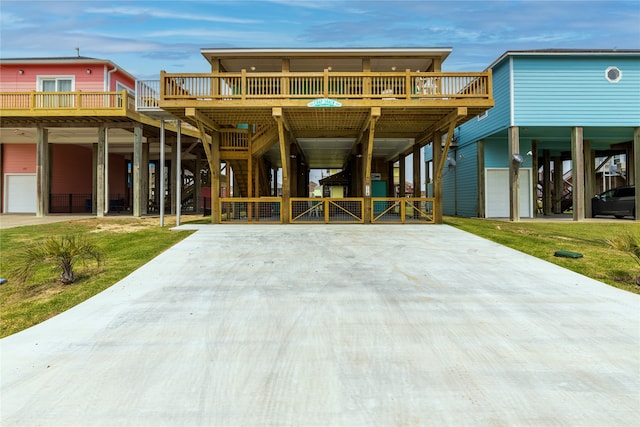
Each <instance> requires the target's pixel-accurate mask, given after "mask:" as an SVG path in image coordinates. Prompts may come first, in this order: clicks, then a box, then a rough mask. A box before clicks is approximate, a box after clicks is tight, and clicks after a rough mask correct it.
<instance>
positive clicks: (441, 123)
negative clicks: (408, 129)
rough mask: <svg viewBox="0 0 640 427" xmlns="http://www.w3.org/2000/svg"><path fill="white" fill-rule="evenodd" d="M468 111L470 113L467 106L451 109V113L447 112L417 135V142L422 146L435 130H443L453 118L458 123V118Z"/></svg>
mask: <svg viewBox="0 0 640 427" xmlns="http://www.w3.org/2000/svg"><path fill="white" fill-rule="evenodd" d="M467 113H468V110H467V107H457V108H456V109H454V110H453V111H451V112H450V113H449V114H447V115H446V116H444V117H443V118H441V119H440V120H438V121H437V122H436V123H434V124H433V125H432V126H431V127H430V128H428V129H427V130H425V131H424V132H422V133H420V134H419V135H418V136H417V137H416V144H419V145H420V146H422V145H424V144H426V143H428V142H429V139H430V137H431V135H432V134H433V133H434V132H437V131H441V130H443V129H445V128H446V127H447V126H450V123H451V121H452V120H455V121H456V123H457V121H458V119H459V118H460V117H464V116H466V115H467Z"/></svg>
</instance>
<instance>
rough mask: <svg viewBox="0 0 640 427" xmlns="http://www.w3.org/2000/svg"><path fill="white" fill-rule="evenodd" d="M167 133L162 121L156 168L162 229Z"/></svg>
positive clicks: (162, 225) (161, 225)
mask: <svg viewBox="0 0 640 427" xmlns="http://www.w3.org/2000/svg"><path fill="white" fill-rule="evenodd" d="M166 148H167V147H166V145H165V133H164V120H160V162H159V164H158V167H157V168H156V179H157V182H158V186H157V187H156V193H157V196H156V197H157V200H158V209H159V213H160V227H164V163H165V162H164V157H165V149H166Z"/></svg>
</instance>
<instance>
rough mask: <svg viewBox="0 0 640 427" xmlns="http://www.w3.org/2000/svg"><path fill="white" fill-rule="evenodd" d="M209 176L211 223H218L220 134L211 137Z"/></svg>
mask: <svg viewBox="0 0 640 427" xmlns="http://www.w3.org/2000/svg"><path fill="white" fill-rule="evenodd" d="M209 173H210V174H211V222H212V223H213V224H219V223H220V133H219V132H216V133H214V134H213V136H212V137H211V159H210V160H209Z"/></svg>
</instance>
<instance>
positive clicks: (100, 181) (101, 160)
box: [96, 126, 108, 218]
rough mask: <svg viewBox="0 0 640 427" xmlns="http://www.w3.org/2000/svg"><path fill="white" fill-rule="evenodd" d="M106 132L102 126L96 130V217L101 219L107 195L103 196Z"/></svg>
mask: <svg viewBox="0 0 640 427" xmlns="http://www.w3.org/2000/svg"><path fill="white" fill-rule="evenodd" d="M106 132H107V129H106V128H105V127H103V126H100V127H99V128H98V152H97V159H96V216H97V217H98V218H101V217H103V216H104V212H105V208H106V199H107V197H108V195H106V194H105V185H104V184H105V183H104V180H105V160H106V153H105V146H106Z"/></svg>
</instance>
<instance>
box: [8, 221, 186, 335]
mask: <svg viewBox="0 0 640 427" xmlns="http://www.w3.org/2000/svg"><path fill="white" fill-rule="evenodd" d="M190 233H191V232H189V231H171V230H170V229H169V228H167V227H162V228H161V227H158V225H157V219H156V220H153V222H152V221H150V220H146V219H145V220H140V219H135V218H126V219H125V218H123V219H113V218H109V219H103V220H98V219H89V220H80V221H71V222H64V223H54V224H47V225H35V226H25V227H17V228H10V229H5V230H0V242H1V243H0V244H1V246H0V250H1V253H2V256H1V257H0V277H3V278H5V279H7V283H5V284H4V285H2V286H0V337H5V336H7V335H11V334H13V333H15V332H18V331H21V330H23V329H26V328H28V327H30V326H33V325H35V324H37V323H40V322H42V321H44V320H46V319H49V318H50V317H53V316H55V315H57V314H59V313H62V312H63V311H65V310H68V309H69V308H71V307H73V306H75V305H77V304H79V303H81V302H82V301H84V300H86V299H88V298H90V297H92V296H94V295H96V294H97V293H99V292H101V291H103V290H104V289H106V288H108V287H109V286H111V285H113V284H114V283H116V282H118V281H119V280H120V279H122V278H124V277H125V276H127V275H128V274H129V273H131V272H132V271H134V270H136V269H137V268H138V267H140V266H142V265H143V264H145V263H146V262H148V261H149V260H151V259H152V258H154V257H155V256H157V255H158V254H160V253H161V252H163V251H164V250H166V249H167V248H169V247H171V246H173V245H174V244H175V243H177V242H178V241H180V240H182V239H184V238H185V237H186V236H188V235H189V234H190ZM63 234H74V235H84V236H86V237H87V239H89V240H90V241H92V242H95V243H96V245H97V246H98V247H99V248H100V249H101V250H102V251H103V253H104V254H105V256H106V258H105V262H104V263H103V265H102V266H101V267H100V268H99V269H98V267H96V265H95V263H87V264H86V265H84V266H83V264H82V263H80V264H78V265H77V267H76V269H77V271H76V273H77V274H78V276H79V278H78V280H77V281H76V282H75V283H73V284H71V285H63V284H61V283H60V282H58V281H57V273H54V272H52V271H51V269H50V268H46V267H41V268H38V269H36V270H35V272H34V273H35V274H34V275H33V277H32V278H31V279H30V280H29V281H27V282H26V283H24V284H21V283H20V282H19V281H18V280H17V278H16V277H15V274H14V273H13V270H14V269H15V267H17V262H18V259H19V254H20V253H21V252H22V251H23V250H24V248H25V247H26V246H28V245H29V244H30V243H32V242H35V241H38V240H42V239H46V238H47V237H50V236H51V235H63Z"/></svg>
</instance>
